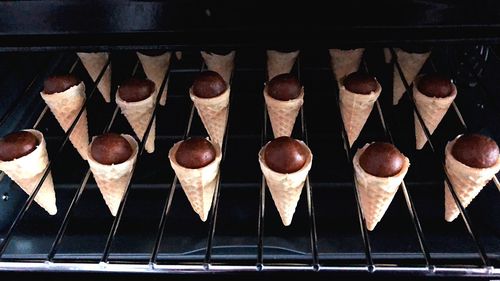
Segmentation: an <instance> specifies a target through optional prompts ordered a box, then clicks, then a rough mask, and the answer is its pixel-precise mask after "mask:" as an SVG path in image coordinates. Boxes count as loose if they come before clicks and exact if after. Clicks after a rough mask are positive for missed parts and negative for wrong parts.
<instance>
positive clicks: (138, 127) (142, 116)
mask: <svg viewBox="0 0 500 281" xmlns="http://www.w3.org/2000/svg"><path fill="white" fill-rule="evenodd" d="M155 102H156V99H155V95H151V96H149V97H148V98H146V99H144V100H141V101H137V102H126V101H124V100H123V99H122V98H121V97H120V95H119V94H117V95H116V104H118V106H119V107H120V109H121V111H122V114H123V115H125V118H127V121H128V123H129V124H130V126H132V129H133V130H134V132H135V134H136V135H137V137H138V138H139V139H140V140H142V138H144V134H145V133H146V129H147V128H148V123H149V120H150V118H151V116H152V115H153V113H154V110H155ZM155 138H156V117H155V118H154V119H153V124H152V125H151V129H150V130H149V135H148V139H147V140H146V145H145V146H144V148H146V151H147V152H149V153H153V152H154V151H155Z"/></svg>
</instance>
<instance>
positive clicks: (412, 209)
mask: <svg viewBox="0 0 500 281" xmlns="http://www.w3.org/2000/svg"><path fill="white" fill-rule="evenodd" d="M363 65H364V68H365V71H366V72H368V66H367V64H366V60H363ZM375 104H376V105H377V111H378V115H379V117H380V122H381V124H382V127H383V129H384V133H385V136H386V138H387V139H388V140H389V142H390V143H392V144H394V138H393V137H392V133H391V130H390V129H389V126H388V125H387V123H386V122H385V117H384V114H383V112H382V107H381V106H380V102H379V101H378V99H377V100H376V101H375ZM400 186H401V189H402V190H403V195H404V198H405V201H406V206H407V207H408V212H409V213H410V217H411V219H412V223H413V227H414V228H415V232H416V233H417V239H418V243H419V245H420V250H421V251H422V254H423V255H424V259H425V264H426V266H427V267H430V266H431V256H430V253H429V250H428V247H427V243H426V242H425V238H424V233H423V231H422V226H421V224H420V220H419V218H418V214H417V211H416V209H415V206H414V204H413V200H412V198H411V196H410V194H409V193H408V190H407V188H406V184H405V181H404V180H403V181H402V182H401V185H400Z"/></svg>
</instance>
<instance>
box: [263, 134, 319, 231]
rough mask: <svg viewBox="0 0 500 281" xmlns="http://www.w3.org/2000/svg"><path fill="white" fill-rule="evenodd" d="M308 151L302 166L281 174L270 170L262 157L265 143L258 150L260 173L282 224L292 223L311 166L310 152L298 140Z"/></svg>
mask: <svg viewBox="0 0 500 281" xmlns="http://www.w3.org/2000/svg"><path fill="white" fill-rule="evenodd" d="M300 143H301V144H302V145H303V146H304V147H305V148H306V149H307V151H308V152H309V153H308V154H309V157H308V158H307V159H306V163H305V164H304V166H303V167H302V168H301V169H300V170H298V171H297V172H294V173H290V174H282V173H278V172H275V171H273V170H271V169H270V168H269V167H268V166H267V164H266V161H265V159H264V151H265V149H266V147H267V144H266V145H265V146H264V147H262V149H261V150H260V151H259V164H260V169H261V170H262V174H263V175H264V177H265V178H266V183H267V186H268V187H269V191H271V196H272V197H273V201H274V205H275V206H276V209H278V212H279V214H280V217H281V221H282V222H283V225H285V226H289V225H290V224H291V223H292V219H293V214H294V213H295V208H296V207H297V203H298V202H299V199H300V194H301V193H302V188H303V187H304V183H305V181H306V178H307V174H308V173H309V170H311V166H312V158H313V156H312V153H311V150H310V149H309V147H307V145H305V144H304V143H303V142H300Z"/></svg>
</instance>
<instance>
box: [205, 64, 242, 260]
mask: <svg viewBox="0 0 500 281" xmlns="http://www.w3.org/2000/svg"><path fill="white" fill-rule="evenodd" d="M234 71H235V70H233V73H232V74H231V78H230V81H229V85H231V84H232V80H233V75H234ZM232 96H233V95H231V96H230V98H229V108H228V115H229V113H230V112H231V111H230V109H231V107H230V106H231V101H232V100H233V99H232V98H231V97H232ZM224 135H225V138H224V143H223V144H222V161H221V166H222V162H224V159H225V158H226V150H227V141H228V139H229V137H228V136H229V117H228V121H227V124H226V131H225V133H224ZM220 180H221V171H220V168H219V174H218V175H217V185H216V186H215V191H214V193H215V194H214V198H213V200H212V212H211V213H210V222H209V227H208V229H209V230H208V236H207V250H206V252H205V258H204V260H203V268H205V269H207V270H208V269H209V268H210V266H211V262H212V247H213V241H214V236H215V228H216V226H217V210H218V209H219V198H220V192H221V191H220V186H221V183H220Z"/></svg>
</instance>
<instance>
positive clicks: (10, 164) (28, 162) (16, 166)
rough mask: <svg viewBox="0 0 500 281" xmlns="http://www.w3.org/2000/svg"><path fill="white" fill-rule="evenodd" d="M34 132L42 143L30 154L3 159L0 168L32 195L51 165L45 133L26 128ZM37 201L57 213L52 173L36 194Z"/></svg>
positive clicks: (49, 211)
mask: <svg viewBox="0 0 500 281" xmlns="http://www.w3.org/2000/svg"><path fill="white" fill-rule="evenodd" d="M24 131H27V132H30V133H32V134H33V135H34V136H35V137H36V138H37V139H38V141H39V142H40V144H39V145H38V146H37V148H35V150H33V151H32V152H31V153H29V154H28V155H25V156H23V157H20V158H17V159H14V160H12V161H1V160H0V170H2V171H4V172H5V174H6V175H7V176H9V178H11V179H12V180H13V181H14V182H15V183H17V184H18V185H19V187H21V188H22V190H24V192H26V193H27V194H28V195H31V193H33V191H34V190H35V188H36V187H37V185H38V183H39V182H40V180H41V179H42V177H43V174H44V172H45V169H46V168H47V166H48V165H49V157H48V155H47V149H46V144H45V139H44V138H43V134H42V133H40V132H39V131H37V130H24ZM35 202H36V203H38V205H40V206H41V207H42V208H44V209H45V211H47V213H49V214H50V215H55V214H56V213H57V207H56V194H55V192H54V183H53V182H52V173H51V172H50V171H49V174H48V175H47V177H46V178H45V180H44V182H43V184H42V187H41V188H40V190H39V191H38V193H37V194H36V196H35Z"/></svg>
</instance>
